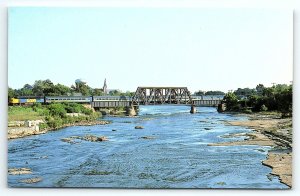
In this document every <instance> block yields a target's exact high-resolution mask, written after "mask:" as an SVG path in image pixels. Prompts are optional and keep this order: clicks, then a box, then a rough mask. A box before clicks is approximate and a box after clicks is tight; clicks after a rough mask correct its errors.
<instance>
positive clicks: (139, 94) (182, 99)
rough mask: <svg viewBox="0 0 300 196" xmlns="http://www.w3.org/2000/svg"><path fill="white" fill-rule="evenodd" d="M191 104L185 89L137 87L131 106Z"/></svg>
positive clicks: (188, 93) (189, 95)
mask: <svg viewBox="0 0 300 196" xmlns="http://www.w3.org/2000/svg"><path fill="white" fill-rule="evenodd" d="M160 104H189V105H191V104H193V100H192V97H191V94H190V92H189V90H188V89H187V87H138V88H137V90H136V92H135V94H134V96H133V97H132V105H160Z"/></svg>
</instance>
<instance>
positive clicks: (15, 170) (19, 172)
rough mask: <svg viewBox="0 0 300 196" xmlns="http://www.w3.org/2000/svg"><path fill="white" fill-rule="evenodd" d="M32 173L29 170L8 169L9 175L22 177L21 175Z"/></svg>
mask: <svg viewBox="0 0 300 196" xmlns="http://www.w3.org/2000/svg"><path fill="white" fill-rule="evenodd" d="M31 173H32V171H31V169H29V168H11V169H8V174H9V175H22V174H31Z"/></svg>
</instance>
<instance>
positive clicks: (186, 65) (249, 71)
mask: <svg viewBox="0 0 300 196" xmlns="http://www.w3.org/2000/svg"><path fill="white" fill-rule="evenodd" d="M292 18H293V13H292V11H287V10H267V9H203V8H202V9H201V8H50V7H49V8H39V7H35V8H30V7H14V8H9V27H8V36H9V44H8V52H9V55H8V85H9V86H10V87H13V88H20V87H22V86H23V85H24V84H26V83H29V84H33V83H34V81H35V80H38V79H50V80H51V81H53V82H54V83H61V84H65V85H68V86H70V85H71V84H73V83H74V81H75V79H78V78H83V79H85V80H86V81H87V83H88V85H90V86H91V87H94V88H95V87H102V85H103V81H104V78H106V79H107V84H108V88H112V89H121V90H123V91H126V90H130V91H134V90H135V89H136V87H137V86H187V87H188V88H189V90H190V91H192V92H193V91H196V90H199V89H201V90H223V91H226V92H227V91H228V90H231V89H236V88H238V87H255V86H256V84H258V83H263V84H265V85H266V86H270V85H271V83H273V82H274V83H290V81H291V80H292V75H293V73H292V69H293V20H292Z"/></svg>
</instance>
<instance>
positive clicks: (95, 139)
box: [82, 135, 108, 142]
mask: <svg viewBox="0 0 300 196" xmlns="http://www.w3.org/2000/svg"><path fill="white" fill-rule="evenodd" d="M82 139H83V140H86V141H90V142H103V141H108V139H107V138H106V137H105V136H100V137H98V136H95V135H86V136H84V137H82Z"/></svg>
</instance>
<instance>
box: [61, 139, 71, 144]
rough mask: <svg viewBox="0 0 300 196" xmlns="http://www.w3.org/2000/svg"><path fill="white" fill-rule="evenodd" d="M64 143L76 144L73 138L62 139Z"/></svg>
mask: <svg viewBox="0 0 300 196" xmlns="http://www.w3.org/2000/svg"><path fill="white" fill-rule="evenodd" d="M60 140H61V141H63V142H67V143H74V141H73V140H72V138H62V139H60Z"/></svg>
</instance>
